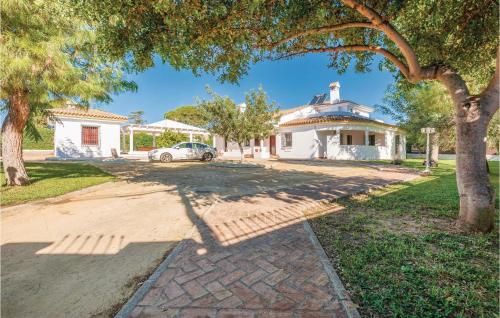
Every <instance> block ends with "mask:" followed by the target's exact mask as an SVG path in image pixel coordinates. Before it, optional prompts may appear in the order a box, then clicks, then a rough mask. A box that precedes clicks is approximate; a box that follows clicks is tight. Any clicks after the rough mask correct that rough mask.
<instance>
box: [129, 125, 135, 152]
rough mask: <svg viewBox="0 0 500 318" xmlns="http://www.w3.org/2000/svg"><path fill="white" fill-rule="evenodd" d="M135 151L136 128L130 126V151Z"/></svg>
mask: <svg viewBox="0 0 500 318" xmlns="http://www.w3.org/2000/svg"><path fill="white" fill-rule="evenodd" d="M131 152H134V129H133V128H132V127H130V138H129V153H131Z"/></svg>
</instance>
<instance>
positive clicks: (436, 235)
mask: <svg viewBox="0 0 500 318" xmlns="http://www.w3.org/2000/svg"><path fill="white" fill-rule="evenodd" d="M421 162H422V160H408V161H406V162H405V163H404V164H405V165H407V166H411V167H416V168H419V169H422V166H421ZM490 168H491V180H492V183H493V184H494V185H495V187H496V189H497V193H498V182H499V179H498V170H499V169H498V162H490ZM454 169H455V163H454V162H453V161H440V165H439V168H435V169H433V175H432V176H430V177H426V178H420V179H418V180H415V181H412V182H407V183H403V184H398V185H392V186H389V187H387V188H384V189H382V190H379V191H376V192H374V193H371V194H369V195H358V196H354V197H352V198H349V199H344V200H340V201H339V202H338V204H339V205H341V206H343V208H341V209H340V212H338V213H332V214H328V215H323V216H316V217H314V218H313V219H311V225H312V227H313V229H314V231H315V232H316V234H317V236H318V238H319V240H320V241H321V244H322V245H323V247H324V248H325V251H326V252H327V254H328V256H329V257H330V259H331V260H332V262H333V263H334V265H335V267H336V268H337V270H338V273H339V275H340V276H341V278H342V280H343V281H344V283H345V285H346V288H347V289H348V290H349V291H350V293H351V295H352V298H353V301H354V302H355V303H357V304H358V305H360V308H359V311H360V313H361V316H362V317H498V306H499V302H498V293H499V284H498V277H499V261H498V258H499V245H498V227H496V229H495V231H494V232H493V233H491V234H488V235H481V234H466V233H462V232H460V231H459V230H458V229H457V228H456V227H454V221H455V218H456V216H457V214H458V208H459V205H458V193H457V188H456V183H455V173H454ZM496 206H497V211H498V200H497V203H496ZM311 217H313V216H311ZM497 224H498V213H497Z"/></svg>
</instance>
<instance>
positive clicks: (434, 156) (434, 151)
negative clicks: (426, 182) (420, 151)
mask: <svg viewBox="0 0 500 318" xmlns="http://www.w3.org/2000/svg"><path fill="white" fill-rule="evenodd" d="M438 161H439V133H434V134H432V135H431V162H435V163H438Z"/></svg>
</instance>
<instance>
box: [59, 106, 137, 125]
mask: <svg viewBox="0 0 500 318" xmlns="http://www.w3.org/2000/svg"><path fill="white" fill-rule="evenodd" d="M50 112H51V113H52V115H54V116H56V117H71V118H90V119H106V120H113V121H120V122H125V121H127V120H128V118H127V117H126V116H122V115H117V114H113V113H109V112H105V111H103V110H100V109H95V108H80V107H67V108H53V109H51V110H50Z"/></svg>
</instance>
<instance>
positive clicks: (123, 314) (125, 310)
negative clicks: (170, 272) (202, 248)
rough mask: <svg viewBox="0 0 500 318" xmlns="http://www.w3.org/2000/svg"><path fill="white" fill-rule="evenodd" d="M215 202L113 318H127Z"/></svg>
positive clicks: (184, 245) (213, 204)
mask: <svg viewBox="0 0 500 318" xmlns="http://www.w3.org/2000/svg"><path fill="white" fill-rule="evenodd" d="M216 203H217V202H213V203H212V204H211V205H210V206H209V207H208V209H206V210H205V211H204V212H203V213H202V215H201V216H200V217H199V219H198V221H197V222H196V223H195V224H193V226H192V227H191V229H190V230H189V231H188V232H187V233H186V235H185V236H184V238H183V239H182V241H181V242H180V243H179V244H177V246H175V247H174V249H173V250H172V252H170V253H169V254H168V256H167V257H166V258H165V259H164V260H163V261H162V262H161V264H160V265H159V266H158V267H157V268H156V270H155V271H154V273H153V274H152V275H151V276H149V278H148V279H147V280H146V281H145V282H144V283H143V284H142V285H141V287H139V288H138V289H137V290H136V291H135V292H134V294H133V295H132V297H130V298H129V300H128V301H127V302H126V303H125V305H123V306H122V308H121V309H120V311H119V312H118V313H116V315H115V316H114V318H127V317H129V316H130V314H131V313H132V311H133V310H134V308H135V307H136V306H137V305H138V304H139V303H140V302H141V300H142V299H143V298H144V296H146V294H147V293H148V292H149V290H150V289H151V287H153V285H154V283H155V282H156V281H157V280H158V278H160V276H161V275H162V274H163V273H164V272H165V271H166V270H167V269H168V265H170V263H171V262H172V261H173V260H174V258H175V257H176V256H177V255H178V254H179V253H181V252H182V251H183V250H184V248H185V247H186V244H187V241H188V239H190V238H191V237H193V234H194V232H195V231H196V229H197V228H198V226H199V225H200V223H201V222H202V221H201V220H203V218H204V217H205V215H206V214H207V213H208V212H210V211H211V210H212V208H213V207H214V206H215V204H216Z"/></svg>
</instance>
